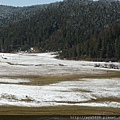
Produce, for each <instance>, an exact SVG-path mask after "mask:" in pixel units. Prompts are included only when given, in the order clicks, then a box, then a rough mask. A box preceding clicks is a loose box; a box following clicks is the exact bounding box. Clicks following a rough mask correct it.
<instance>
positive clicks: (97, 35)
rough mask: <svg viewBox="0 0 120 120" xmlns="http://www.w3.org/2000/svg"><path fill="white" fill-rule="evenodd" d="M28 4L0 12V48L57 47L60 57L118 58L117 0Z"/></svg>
mask: <svg viewBox="0 0 120 120" xmlns="http://www.w3.org/2000/svg"><path fill="white" fill-rule="evenodd" d="M1 7H3V6H0V8H1ZM4 7H7V6H4ZM8 7H10V6H8ZM31 7H32V9H31ZM31 7H25V8H24V7H23V8H24V10H23V8H14V12H12V14H9V15H8V14H5V12H3V14H2V15H0V19H1V21H2V22H1V23H0V24H1V26H0V51H1V52H17V51H21V50H22V51H29V50H30V48H31V47H33V48H34V49H36V51H38V52H49V51H58V52H59V57H60V58H62V59H64V58H66V59H75V60H81V59H85V60H95V61H120V1H116V0H111V1H108V0H105V1H103V0H99V1H92V0H64V1H63V2H56V3H52V4H48V5H43V6H41V5H40V6H39V5H38V6H31ZM36 7H37V8H36ZM33 8H34V9H33ZM18 9H19V14H18V12H17V11H18ZM12 10H13V8H12ZM22 11H24V12H22ZM31 11H32V12H31ZM7 13H9V9H8V11H7ZM28 13H30V14H28ZM33 13H34V14H33ZM3 15H4V17H3ZM1 16H2V17H1ZM7 16H9V17H7ZM13 16H14V17H13ZM6 21H7V23H6Z"/></svg>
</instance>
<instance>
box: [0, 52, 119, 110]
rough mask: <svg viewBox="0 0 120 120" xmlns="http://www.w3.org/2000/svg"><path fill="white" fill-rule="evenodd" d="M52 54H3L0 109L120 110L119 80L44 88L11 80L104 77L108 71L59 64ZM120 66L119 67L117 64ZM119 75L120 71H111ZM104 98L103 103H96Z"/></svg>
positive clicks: (83, 63)
mask: <svg viewBox="0 0 120 120" xmlns="http://www.w3.org/2000/svg"><path fill="white" fill-rule="evenodd" d="M54 57H55V55H54V54H51V53H41V54H9V53H0V76H1V77H0V105H1V106H6V105H8V106H9V105H10V106H11V105H12V106H25V107H42V106H58V105H75V106H97V107H114V108H120V102H118V101H117V100H114V99H120V79H119V78H112V79H86V78H84V79H78V80H76V81H66V82H59V83H55V84H50V85H45V86H34V85H22V84H19V83H24V82H25V83H28V82H31V80H29V79H20V78H19V79H13V78H10V76H22V75H37V76H41V75H45V76H46V75H60V74H68V75H69V74H102V73H104V72H106V71H107V70H109V69H108V68H98V67H94V65H95V64H103V65H104V64H105V63H104V62H103V63H100V62H88V61H73V60H71V61H70V60H58V59H56V58H54ZM114 64H115V65H117V66H120V63H114ZM110 70H115V71H120V69H110ZM101 98H104V99H105V100H104V101H100V100H99V101H97V100H98V99H101ZM109 99H112V100H109Z"/></svg>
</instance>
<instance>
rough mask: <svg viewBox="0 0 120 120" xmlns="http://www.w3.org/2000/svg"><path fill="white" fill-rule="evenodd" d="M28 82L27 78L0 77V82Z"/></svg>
mask: <svg viewBox="0 0 120 120" xmlns="http://www.w3.org/2000/svg"><path fill="white" fill-rule="evenodd" d="M26 82H30V80H28V79H10V78H0V83H26Z"/></svg>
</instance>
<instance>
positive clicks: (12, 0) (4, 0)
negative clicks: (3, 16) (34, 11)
mask: <svg viewBox="0 0 120 120" xmlns="http://www.w3.org/2000/svg"><path fill="white" fill-rule="evenodd" d="M57 1H63V0H0V4H2V5H9V6H30V5H37V4H48V3H53V2H57Z"/></svg>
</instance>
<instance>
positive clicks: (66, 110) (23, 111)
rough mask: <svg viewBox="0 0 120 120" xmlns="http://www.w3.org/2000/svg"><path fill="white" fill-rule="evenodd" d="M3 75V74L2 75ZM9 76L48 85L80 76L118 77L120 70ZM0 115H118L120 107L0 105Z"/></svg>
mask: <svg viewBox="0 0 120 120" xmlns="http://www.w3.org/2000/svg"><path fill="white" fill-rule="evenodd" d="M2 77H4V76H2ZM11 78H28V79H31V82H30V83H21V84H26V85H42V86H43V85H48V84H52V83H57V82H61V81H75V80H78V79H80V78H97V79H98V78H120V72H114V71H108V72H106V73H105V74H96V75H89V74H87V75H86V74H85V75H64V76H63V75H61V76H57V75H56V76H19V77H18V76H12V77H11ZM106 100H107V101H108V100H109V101H116V102H120V99H115V98H103V99H97V100H93V101H90V102H103V101H106ZM0 115H120V109H118V108H107V107H104V108H103V107H82V106H56V107H37V108H36V107H15V106H0Z"/></svg>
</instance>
